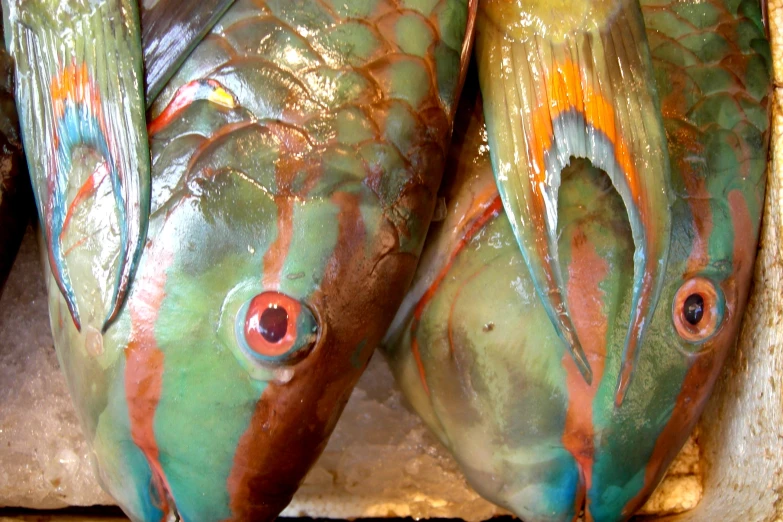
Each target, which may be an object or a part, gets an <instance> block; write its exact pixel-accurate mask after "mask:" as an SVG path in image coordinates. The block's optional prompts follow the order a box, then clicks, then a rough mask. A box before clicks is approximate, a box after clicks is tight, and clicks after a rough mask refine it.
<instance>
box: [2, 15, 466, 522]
mask: <svg viewBox="0 0 783 522" xmlns="http://www.w3.org/2000/svg"><path fill="white" fill-rule="evenodd" d="M8 4H10V5H11V7H12V8H13V9H12V10H11V14H10V15H9V14H6V20H5V24H6V27H10V28H11V29H12V34H11V36H10V37H9V36H8V35H7V36H6V38H7V40H8V41H9V42H10V45H9V47H10V48H11V49H12V52H13V54H14V56H15V58H16V61H17V72H18V74H19V78H20V80H19V82H18V84H19V87H20V89H19V90H18V91H17V100H18V101H19V106H20V114H21V116H22V118H21V119H22V122H23V125H22V129H23V137H24V138H25V140H24V141H25V146H26V148H27V150H28V157H31V158H35V160H33V161H31V162H30V171H31V174H32V177H33V180H34V184H35V186H36V194H37V196H38V197H37V199H38V208H39V212H40V213H41V214H42V216H43V219H42V222H43V223H46V224H47V225H46V226H45V227H44V232H45V233H46V235H47V242H46V243H47V249H48V252H49V259H50V268H51V275H50V277H49V281H50V284H49V310H50V321H51V327H52V331H53V334H54V339H55V347H56V350H57V354H58V359H59V361H60V364H61V368H62V370H63V372H64V374H65V376H66V381H67V383H68V386H69V391H70V393H71V397H72V399H73V401H74V403H75V405H76V410H77V412H78V414H79V417H80V420H81V423H82V427H83V431H84V433H85V435H86V438H87V440H88V441H89V443H90V444H91V447H92V449H93V453H94V456H95V462H96V469H97V475H98V477H99V480H100V482H101V484H102V485H103V487H104V489H105V490H106V491H107V492H108V493H110V494H111V495H112V496H113V497H114V499H115V500H116V501H117V502H118V503H119V505H120V506H121V507H122V509H123V510H124V511H125V513H126V514H127V515H128V516H129V517H130V518H131V519H132V520H134V521H160V520H188V521H213V520H214V521H218V520H237V521H239V520H253V521H257V520H272V519H274V518H275V517H276V516H277V515H278V513H280V512H281V511H282V510H283V509H284V508H285V507H286V505H288V503H289V502H290V501H291V498H292V496H293V494H294V493H295V491H296V489H297V488H298V486H299V485H300V484H301V482H302V480H303V479H304V476H305V474H306V472H307V471H308V469H309V468H310V467H311V466H312V464H313V463H314V462H315V460H316V458H317V457H318V456H319V454H320V453H321V451H322V450H323V449H324V447H325V445H326V442H327V440H328V438H329V435H330V434H331V432H332V430H333V429H334V426H335V424H336V422H337V420H338V418H339V416H340V413H341V411H342V409H343V407H344V406H345V403H346V402H347V400H348V398H349V396H350V393H351V390H352V388H353V386H354V384H355V383H356V382H357V380H358V378H359V376H360V375H361V373H362V371H363V369H364V368H365V366H366V364H367V362H368V360H369V358H370V356H371V354H372V353H373V350H374V348H375V347H376V345H377V344H378V343H379V341H380V339H381V337H382V335H383V334H384V332H385V331H386V330H387V328H388V326H389V324H390V322H391V320H392V318H393V316H394V313H395V312H396V309H397V307H398V305H399V304H400V302H401V300H402V298H403V297H404V293H405V290H406V288H407V287H408V285H409V283H410V281H411V279H412V277H413V273H414V270H415V267H416V264H417V261H418V256H419V254H420V252H421V249H422V248H423V244H424V239H425V236H426V232H427V230H428V227H429V223H430V220H431V218H432V215H433V211H434V208H435V202H436V195H437V191H438V187H439V185H440V180H441V175H442V172H443V168H444V166H445V158H446V155H447V152H448V142H449V139H450V135H451V128H452V121H453V118H454V114H455V111H456V104H457V99H458V96H459V92H460V89H461V85H462V82H463V79H464V76H465V73H466V69H467V57H468V56H469V49H470V43H471V35H472V25H473V23H474V20H475V13H476V2H475V1H474V0H471V1H470V2H469V1H466V0H438V1H429V0H427V1H411V2H406V4H405V7H402V6H401V5H400V4H399V3H398V2H396V1H392V0H377V1H372V2H353V1H349V2H345V1H343V0H340V1H337V0H335V1H332V0H295V1H292V0H237V1H235V2H226V1H225V0H222V1H207V2H201V3H199V4H195V3H189V4H188V5H185V4H184V3H182V2H178V1H175V0H158V1H157V2H152V1H150V2H144V3H142V4H141V5H138V6H137V5H135V4H133V3H132V2H128V1H126V0H96V1H93V2H89V3H85V2H78V1H68V2H59V3H57V5H56V6H55V5H54V4H52V5H50V4H48V3H46V0H24V1H16V0H5V1H4V7H5V6H6V5H8ZM191 4H192V5H191ZM66 14H67V15H68V16H66ZM58 24H59V25H58ZM88 30H89V31H91V32H88ZM82 35H87V36H89V37H90V38H95V40H94V41H93V40H90V39H89V38H86V37H83V36H82ZM63 49H65V51H63ZM117 54H119V55H120V56H121V59H118V60H113V57H114V56H115V55H117ZM36 71H37V72H36ZM41 71H43V72H41ZM44 73H45V74H44ZM142 74H146V77H145V76H142ZM47 96H48V97H47ZM47 111H49V112H47ZM69 111H70V112H69ZM42 114H43V115H47V114H51V118H50V119H49V120H46V119H44V123H45V125H40V124H39V123H40V121H41V115H42ZM47 117H48V116H47ZM69 118H70V119H69ZM58 125H59V126H58ZM45 130H48V131H49V133H48V134H46V133H45V132H43V131H45ZM63 143H65V144H66V145H67V147H65V146H64V145H62V144H63ZM104 144H105V145H104ZM69 161H70V163H69ZM118 165H120V166H121V168H119V167H117V166H118ZM147 180H148V181H147ZM131 189H132V190H131ZM53 194H54V196H53ZM55 196H56V197H55Z"/></svg>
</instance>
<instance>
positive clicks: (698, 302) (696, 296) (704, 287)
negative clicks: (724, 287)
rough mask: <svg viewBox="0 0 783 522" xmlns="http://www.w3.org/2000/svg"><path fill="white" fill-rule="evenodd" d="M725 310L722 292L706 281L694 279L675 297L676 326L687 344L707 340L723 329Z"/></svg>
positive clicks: (701, 278)
mask: <svg viewBox="0 0 783 522" xmlns="http://www.w3.org/2000/svg"><path fill="white" fill-rule="evenodd" d="M723 310H724V302H723V293H722V292H721V290H720V289H719V288H718V287H717V286H716V285H715V284H714V283H713V282H712V281H710V280H709V279H707V278H704V277H694V278H691V279H689V280H687V281H685V283H683V284H682V286H680V288H679V290H677V294H676V295H675V297H674V304H673V309H672V318H673V319H674V327H675V329H676V330H677V333H678V334H679V335H680V337H682V338H683V340H685V341H687V342H690V343H700V342H703V341H706V340H707V339H709V338H710V337H712V336H713V335H714V334H715V332H717V331H718V329H719V328H720V325H721V324H722V322H723Z"/></svg>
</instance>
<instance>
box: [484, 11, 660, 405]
mask: <svg viewBox="0 0 783 522" xmlns="http://www.w3.org/2000/svg"><path fill="white" fill-rule="evenodd" d="M539 4H540V2H537V1H534V0H526V1H521V0H517V1H513V2H500V1H498V0H488V1H487V2H486V3H485V4H482V7H481V8H480V10H479V11H480V12H479V18H478V24H477V31H478V34H477V40H476V45H477V56H478V65H479V77H480V81H481V89H482V94H483V96H484V103H485V105H484V107H485V109H484V112H485V116H486V119H487V129H488V133H489V143H490V150H491V155H492V163H493V169H494V171H495V176H496V179H497V183H498V187H499V189H500V193H501V196H502V198H503V204H504V207H505V209H506V213H507V215H508V217H509V219H510V220H511V224H512V228H513V230H514V233H515V235H516V238H517V241H518V242H519V246H520V248H521V250H522V253H523V255H524V257H525V260H526V262H527V265H528V269H529V270H530V273H531V275H532V276H533V279H534V281H535V283H536V288H537V290H538V292H539V295H540V298H541V300H542V302H543V303H544V306H545V308H546V310H547V312H548V314H549V317H550V319H551V320H552V322H553V324H554V326H555V328H556V329H557V331H558V333H559V335H560V337H561V338H562V339H563V341H564V342H565V343H566V344H567V346H568V347H569V348H570V350H571V351H572V354H573V358H574V360H575V361H576V363H577V365H578V367H579V369H580V371H581V372H582V375H583V376H584V377H585V379H587V380H588V382H589V381H590V380H591V371H590V366H589V363H588V360H587V357H586V356H585V354H584V352H583V350H582V347H581V346H582V344H581V343H580V341H579V337H578V335H577V332H576V330H575V328H574V325H573V323H572V321H571V316H570V313H569V310H568V306H567V303H566V299H565V291H564V284H563V274H562V273H561V270H560V264H559V261H558V247H557V245H558V238H557V229H558V228H557V227H558V189H559V187H560V172H561V171H562V169H563V168H564V167H566V166H567V165H568V164H569V163H570V161H571V158H572V157H582V158H587V159H589V160H591V161H592V163H593V165H595V166H596V167H598V168H600V169H602V170H604V171H605V172H606V173H607V174H608V175H609V177H610V178H611V181H612V183H613V185H614V187H615V189H616V190H617V191H618V192H619V194H620V195H621V197H622V199H623V201H624V203H625V206H626V208H627V211H628V217H629V219H630V223H631V228H632V232H633V238H634V243H635V255H634V291H633V302H632V308H631V310H632V311H631V317H630V324H629V328H628V334H627V339H626V343H625V351H624V354H623V362H622V368H621V370H620V377H619V380H618V386H617V395H616V403H617V404H618V405H619V404H620V403H621V402H622V398H623V396H624V394H625V391H626V389H627V386H628V383H629V380H630V377H631V374H632V372H633V368H634V362H635V360H636V357H637V350H638V346H639V344H640V342H641V339H642V337H643V335H644V330H645V325H646V324H647V323H648V322H649V319H650V317H651V315H652V313H653V311H654V310H655V305H656V301H657V297H658V294H659V290H660V287H661V277H662V275H663V273H664V270H665V264H666V259H667V254H668V246H669V232H670V226H671V225H670V221H671V218H670V212H669V193H670V189H669V182H670V180H669V160H668V150H667V146H666V141H665V134H664V130H663V125H662V121H661V116H660V110H659V108H658V101H657V94H656V92H655V88H654V85H655V82H654V78H653V71H652V65H651V61H650V57H649V49H648V47H647V41H646V36H645V30H644V25H643V22H642V18H641V12H640V10H639V6H638V5H637V4H636V2H633V1H628V0H622V1H617V2H597V1H596V2H591V1H586V0H582V1H578V2H570V4H573V10H571V11H570V12H569V13H561V12H557V13H554V10H551V9H549V8H548V7H547V6H546V5H545V4H546V2H543V3H542V4H541V5H539ZM611 4H614V5H611ZM523 22H524V23H523Z"/></svg>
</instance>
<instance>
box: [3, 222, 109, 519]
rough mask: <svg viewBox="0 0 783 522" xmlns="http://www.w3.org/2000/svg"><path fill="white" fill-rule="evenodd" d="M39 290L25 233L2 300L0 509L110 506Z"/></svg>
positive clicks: (30, 239) (34, 252)
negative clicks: (91, 459) (91, 458)
mask: <svg viewBox="0 0 783 522" xmlns="http://www.w3.org/2000/svg"><path fill="white" fill-rule="evenodd" d="M45 295H46V290H45V288H44V279H43V276H42V272H41V262H40V260H39V257H38V245H37V244H36V241H35V235H34V234H33V233H32V230H28V234H27V236H26V237H25V240H24V242H23V244H22V248H21V250H20V252H19V256H18V257H17V260H16V264H15V265H14V268H13V270H12V271H11V275H10V276H9V278H8V282H7V283H6V286H5V289H4V291H3V294H2V297H0V506H22V507H32V508H42V509H43V508H57V507H63V506H67V505H90V504H105V503H110V502H111V498H110V497H109V496H108V495H106V494H105V493H103V491H102V490H101V489H100V487H98V485H97V483H96V481H95V475H94V474H93V472H92V468H91V467H90V462H89V449H88V447H87V444H86V442H85V441H84V438H83V437H82V434H81V430H80V429H79V423H78V420H77V418H76V413H75V412H74V409H73V406H72V405H71V400H70V397H69V396H68V391H67V389H66V386H65V379H64V378H63V376H62V375H61V374H60V369H59V367H58V364H57V357H56V355H55V352H54V346H53V344H52V336H51V334H50V331H49V319H48V313H47V306H46V298H45Z"/></svg>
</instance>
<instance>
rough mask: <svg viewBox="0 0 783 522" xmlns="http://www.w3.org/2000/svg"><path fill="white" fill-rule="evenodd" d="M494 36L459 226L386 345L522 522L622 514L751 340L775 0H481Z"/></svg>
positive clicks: (449, 198) (483, 59)
mask: <svg viewBox="0 0 783 522" xmlns="http://www.w3.org/2000/svg"><path fill="white" fill-rule="evenodd" d="M476 31H477V35H476V62H477V67H478V77H479V80H480V90H481V96H482V99H483V100H482V102H481V103H480V104H479V105H477V107H478V108H476V104H478V102H476V101H475V98H476V95H474V96H469V95H468V94H467V87H466V93H465V94H464V95H463V101H464V102H465V104H466V105H464V106H463V108H461V109H460V111H461V112H464V114H465V116H464V118H463V119H462V120H461V121H460V122H459V123H458V124H457V127H456V129H455V138H454V144H453V149H452V151H451V154H450V160H449V163H448V165H447V173H449V175H451V176H453V178H452V180H451V181H446V186H445V187H444V195H445V198H446V208H447V213H446V218H445V220H444V221H443V222H442V223H438V224H436V225H434V226H433V229H432V231H431V232H430V236H429V237H428V240H427V246H426V248H425V251H424V253H423V255H422V261H421V263H420V266H419V268H418V271H417V274H416V277H415V279H414V283H413V287H412V290H411V291H410V293H409V294H408V296H406V298H405V301H404V303H403V305H402V307H401V309H400V311H399V313H398V315H397V317H396V318H395V321H394V323H393V326H392V328H391V330H390V332H389V334H388V336H387V338H386V340H385V342H384V345H385V346H386V349H387V350H386V351H387V355H388V359H389V361H390V363H391V365H392V368H393V370H394V373H395V375H396V377H397V380H398V382H399V383H400V384H401V386H402V387H403V389H404V391H405V393H406V395H407V397H408V398H409V400H410V402H411V403H412V404H413V406H414V407H415V409H416V411H417V412H418V413H419V414H420V415H421V416H422V418H423V419H424V420H425V421H426V423H427V424H428V425H429V426H430V428H432V430H433V431H434V432H435V433H436V434H437V435H438V437H439V438H440V440H441V441H442V442H443V443H444V444H445V445H446V446H447V447H448V448H449V449H450V450H451V451H452V452H453V454H454V456H455V457H456V459H457V461H458V462H459V464H460V465H461V467H462V469H463V471H464V472H465V474H466V476H467V478H468V480H469V481H470V483H471V484H472V485H473V486H474V487H475V488H476V489H477V491H478V492H479V493H480V494H482V495H484V496H485V497H486V498H488V499H490V500H492V501H493V502H496V503H497V504H500V505H502V506H505V507H507V508H508V509H510V510H512V511H513V512H514V513H516V514H517V515H518V516H519V517H520V518H522V519H523V520H525V521H526V522H543V521H547V522H550V521H566V520H576V519H577V518H578V517H579V516H580V514H583V516H584V519H585V520H593V521H600V522H610V521H618V520H626V519H628V518H629V517H630V516H632V515H633V513H634V512H635V511H636V510H637V509H638V508H639V507H641V505H642V503H643V502H644V501H645V500H646V499H647V498H648V496H649V495H650V494H651V493H652V491H653V489H654V488H655V486H656V485H657V484H658V483H659V481H660V480H661V478H662V477H663V474H664V473H665V471H666V469H667V467H668V465H669V463H670V462H671V461H672V460H673V458H674V457H675V456H676V454H677V452H678V451H679V449H680V448H681V447H682V445H683V444H684V442H685V441H686V440H687V437H688V436H689V434H690V432H691V431H692V429H693V427H694V425H695V424H696V422H697V420H698V418H699V415H700V413H701V411H702V410H703V408H704V405H705V403H706V401H707V399H708V397H709V395H710V391H711V389H712V387H713V385H714V383H715V380H716V379H717V377H718V375H719V373H720V370H721V366H722V364H723V361H724V359H725V358H726V356H727V354H728V353H729V351H730V350H731V348H732V347H733V346H734V344H735V342H736V339H737V335H738V332H739V327H740V324H741V319H742V315H743V311H744V308H745V303H746V300H747V297H748V292H749V285H750V281H751V275H752V269H753V263H754V259H755V255H756V246H757V239H758V233H759V223H760V220H761V209H762V201H763V198H764V190H765V171H766V167H767V153H768V134H769V126H770V125H769V103H770V92H771V91H770V88H771V80H770V64H771V58H770V53H769V46H768V42H767V38H766V34H765V28H764V25H763V22H762V13H761V9H760V6H759V4H758V3H757V2H755V1H750V0H748V1H744V0H743V1H726V2H720V1H710V2H688V1H671V2H670V1H668V0H645V1H643V2H642V3H641V6H639V5H638V4H636V3H633V2H625V1H607V2H591V1H573V2H571V1H567V2H537V1H535V0H526V1H522V0H519V1H506V2H501V1H495V0H486V1H484V2H483V3H480V4H479V14H478V16H477V23H476ZM474 90H477V88H475V87H474ZM470 98H472V99H473V101H471V100H469V99H470ZM471 103H472V104H473V105H471ZM471 107H473V108H471ZM485 121H486V124H485V123H484V122H485Z"/></svg>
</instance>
